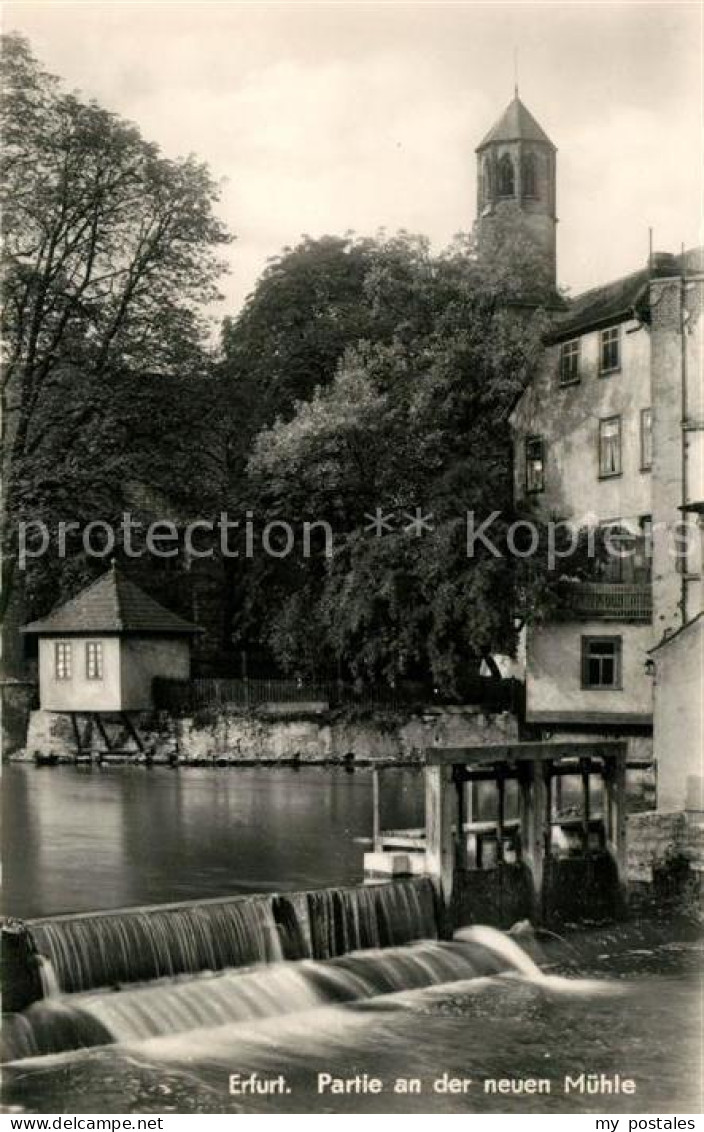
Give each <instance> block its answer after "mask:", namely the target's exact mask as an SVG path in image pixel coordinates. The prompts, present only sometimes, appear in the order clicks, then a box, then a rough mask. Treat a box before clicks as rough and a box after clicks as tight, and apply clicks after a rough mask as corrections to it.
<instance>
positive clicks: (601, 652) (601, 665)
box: [582, 637, 621, 688]
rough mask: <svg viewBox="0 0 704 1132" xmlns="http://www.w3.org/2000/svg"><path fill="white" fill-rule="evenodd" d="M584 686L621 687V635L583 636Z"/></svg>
mask: <svg viewBox="0 0 704 1132" xmlns="http://www.w3.org/2000/svg"><path fill="white" fill-rule="evenodd" d="M582 687H583V688H620V687H621V638H620V637H582Z"/></svg>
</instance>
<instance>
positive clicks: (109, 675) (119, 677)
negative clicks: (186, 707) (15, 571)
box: [22, 565, 200, 747]
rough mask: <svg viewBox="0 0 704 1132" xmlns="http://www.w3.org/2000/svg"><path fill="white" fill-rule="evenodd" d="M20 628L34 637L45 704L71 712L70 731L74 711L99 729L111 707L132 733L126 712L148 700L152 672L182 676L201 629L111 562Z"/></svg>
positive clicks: (148, 705)
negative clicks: (101, 572) (95, 577)
mask: <svg viewBox="0 0 704 1132" xmlns="http://www.w3.org/2000/svg"><path fill="white" fill-rule="evenodd" d="M22 632H23V633H27V634H33V635H34V636H36V637H37V638H38V640H39V699H40V706H41V708H42V709H43V710H44V711H52V712H68V713H70V714H71V716H72V720H73V723H74V728H75V730H76V735H77V736H78V735H79V728H78V720H79V716H81V715H84V716H85V715H87V716H88V717H89V718H91V719H92V720H93V722H94V723H95V724H96V725H97V727H98V729H99V730H100V732H101V733H103V734H104V732H105V727H104V724H105V722H106V718H107V717H108V716H109V715H110V714H112V715H113V716H114V715H115V714H116V713H117V715H118V716H120V717H121V721H122V723H123V724H126V725H127V726H128V728H129V731H130V733H131V734H132V735H133V737H134V738H136V739H138V736H137V735H136V733H135V727H134V723H133V721H131V720H130V718H129V713H130V712H140V711H148V710H149V709H151V708H153V707H154V701H153V697H152V684H153V681H154V678H155V677H157V676H165V677H169V678H171V679H176V680H187V679H188V678H189V676H190V667H191V644H192V640H193V635H194V634H195V633H198V632H200V630H199V629H198V628H197V626H195V625H193V624H191V623H190V622H189V621H185V620H184V619H183V618H182V617H178V616H177V615H176V614H175V613H171V612H170V610H168V609H165V608H164V607H163V606H162V605H159V603H158V602H157V601H154V599H153V598H151V597H149V595H148V594H146V593H145V592H144V590H141V589H140V588H139V586H136V585H135V584H134V582H131V581H129V579H128V578H126V577H125V576H124V574H123V573H122V571H121V570H119V569H118V568H117V567H116V566H115V565H113V566H112V567H111V569H110V570H109V571H108V572H107V573H106V574H104V575H103V576H102V577H101V578H98V580H97V581H95V582H93V583H92V585H90V586H88V587H87V588H86V589H84V590H81V592H80V593H79V594H77V596H76V597H74V598H71V599H70V600H69V601H67V602H65V603H64V604H63V605H60V606H58V607H57V608H56V609H54V610H52V612H51V613H50V614H49V615H48V616H47V617H44V618H42V619H41V620H39V621H32V622H31V623H30V624H29V625H25V627H24V628H23V630H22ZM106 743H107V746H108V747H110V743H109V742H108V741H107V739H106ZM140 745H141V744H140ZM79 746H80V742H79Z"/></svg>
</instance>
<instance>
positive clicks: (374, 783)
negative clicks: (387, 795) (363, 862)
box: [372, 766, 382, 853]
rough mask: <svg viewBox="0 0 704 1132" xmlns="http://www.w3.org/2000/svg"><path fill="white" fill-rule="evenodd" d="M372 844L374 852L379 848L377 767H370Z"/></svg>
mask: <svg viewBox="0 0 704 1132" xmlns="http://www.w3.org/2000/svg"><path fill="white" fill-rule="evenodd" d="M372 844H373V846H374V852H375V853H378V852H380V850H381V847H382V846H381V810H380V803H379V768H378V767H376V766H374V767H372Z"/></svg>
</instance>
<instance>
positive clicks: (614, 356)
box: [599, 326, 621, 373]
mask: <svg viewBox="0 0 704 1132" xmlns="http://www.w3.org/2000/svg"><path fill="white" fill-rule="evenodd" d="M620 368H621V331H620V328H619V327H618V326H611V327H610V328H609V329H608V330H602V332H601V339H600V360H599V372H600V373H614V371H615V370H617V369H620Z"/></svg>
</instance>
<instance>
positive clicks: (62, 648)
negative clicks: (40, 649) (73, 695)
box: [54, 641, 72, 680]
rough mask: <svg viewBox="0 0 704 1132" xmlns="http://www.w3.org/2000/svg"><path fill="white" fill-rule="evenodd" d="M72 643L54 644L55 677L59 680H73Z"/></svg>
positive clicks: (60, 642)
mask: <svg viewBox="0 0 704 1132" xmlns="http://www.w3.org/2000/svg"><path fill="white" fill-rule="evenodd" d="M71 661H72V655H71V642H70V641H56V642H55V644H54V675H55V677H56V679H57V680H70V679H71V667H72V666H71Z"/></svg>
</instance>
